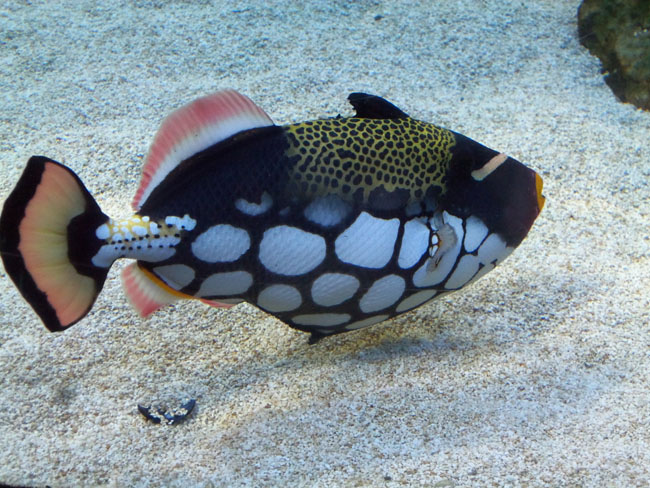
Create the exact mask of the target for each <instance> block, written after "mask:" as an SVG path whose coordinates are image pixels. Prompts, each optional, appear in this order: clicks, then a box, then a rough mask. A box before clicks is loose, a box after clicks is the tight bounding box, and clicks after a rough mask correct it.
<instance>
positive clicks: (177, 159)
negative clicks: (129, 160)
mask: <svg viewBox="0 0 650 488" xmlns="http://www.w3.org/2000/svg"><path fill="white" fill-rule="evenodd" d="M269 125H273V121H272V120H271V118H270V117H269V116H268V115H266V113H265V112H264V111H263V110H262V109H261V108H259V107H258V106H257V105H255V104H254V103H253V102H252V101H251V100H250V99H249V98H248V97H245V96H244V95H240V94H239V93H237V92H236V91H234V90H224V91H220V92H217V93H214V94H212V95H208V96H206V97H202V98H199V99H197V100H194V101H193V102H191V103H190V104H188V105H186V106H184V107H182V108H180V109H178V110H176V111H175V112H173V113H171V114H170V115H169V116H167V118H166V119H165V120H164V121H163V123H162V125H161V126H160V129H158V133H157V134H156V137H155V138H154V140H153V143H152V144H151V148H150V149H149V154H148V155H147V159H146V160H145V163H144V166H143V168H142V177H141V180H140V186H139V187H138V191H137V192H136V194H135V198H134V199H133V208H134V209H135V210H136V211H138V210H139V209H140V207H141V206H142V204H143V203H144V202H145V201H146V200H147V198H148V197H149V195H150V194H151V192H152V191H153V189H154V188H155V187H156V186H158V185H159V184H160V183H161V182H162V181H163V180H164V179H165V177H166V176H167V175H168V174H169V173H170V172H171V171H172V170H173V169H174V168H176V166H178V165H179V164H180V163H181V162H182V161H184V160H185V159H187V158H189V157H190V156H192V155H194V154H196V153H198V152H200V151H203V150H204V149H207V148H208V147H210V146H213V145H214V144H216V143H218V142H220V141H223V140H225V139H227V138H228V137H230V136H232V135H234V134H236V133H238V132H241V131H243V130H247V129H254V128H257V127H264V126H269Z"/></svg>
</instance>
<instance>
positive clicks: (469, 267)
mask: <svg viewBox="0 0 650 488" xmlns="http://www.w3.org/2000/svg"><path fill="white" fill-rule="evenodd" d="M478 267H479V260H478V258H477V257H475V256H472V255H471V254H465V255H464V256H463V257H462V258H460V261H458V265H457V266H456V269H455V270H454V272H453V273H452V275H451V276H450V277H449V279H448V280H447V283H445V288H447V289H448V290H451V289H454V288H460V287H462V286H465V285H466V284H467V282H468V281H469V280H470V279H471V278H472V276H474V275H475V274H476V272H477V271H478Z"/></svg>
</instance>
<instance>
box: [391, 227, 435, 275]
mask: <svg viewBox="0 0 650 488" xmlns="http://www.w3.org/2000/svg"><path fill="white" fill-rule="evenodd" d="M429 234H431V229H429V227H428V226H427V224H426V223H425V222H422V221H421V220H419V219H415V220H409V221H408V222H407V223H406V224H404V235H403V236H402V245H401V247H400V250H399V257H398V258H397V264H398V265H399V267H400V268H410V267H412V266H415V265H416V264H417V262H418V261H419V260H420V258H421V257H422V255H423V254H424V253H425V252H427V249H428V248H429Z"/></svg>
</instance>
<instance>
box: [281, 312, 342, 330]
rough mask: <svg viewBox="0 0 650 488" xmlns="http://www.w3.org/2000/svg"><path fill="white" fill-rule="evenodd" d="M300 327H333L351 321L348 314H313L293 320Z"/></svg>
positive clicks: (298, 316)
mask: <svg viewBox="0 0 650 488" xmlns="http://www.w3.org/2000/svg"><path fill="white" fill-rule="evenodd" d="M291 320H292V321H293V322H294V323H296V324H299V325H314V326H317V327H333V326H335V325H341V324H344V323H346V322H347V321H348V320H350V315H349V314H347V313H312V314H305V315H296V316H295V317H293V318H292V319H291Z"/></svg>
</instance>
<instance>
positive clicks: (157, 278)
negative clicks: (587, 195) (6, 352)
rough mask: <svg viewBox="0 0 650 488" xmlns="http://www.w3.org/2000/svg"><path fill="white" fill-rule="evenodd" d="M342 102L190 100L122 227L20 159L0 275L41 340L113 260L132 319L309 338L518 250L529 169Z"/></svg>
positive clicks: (378, 102)
mask: <svg viewBox="0 0 650 488" xmlns="http://www.w3.org/2000/svg"><path fill="white" fill-rule="evenodd" d="M348 101H349V102H350V104H351V105H352V108H353V109H354V111H355V113H354V115H352V116H347V117H343V116H341V115H338V116H334V117H329V118H323V119H318V120H311V121H307V122H300V123H293V124H288V125H275V124H274V123H273V121H272V120H271V118H270V117H269V116H268V115H267V114H266V112H264V111H263V110H262V109H261V108H259V107H258V106H257V105H256V104H255V103H254V102H253V101H251V99H249V98H248V97H246V96H244V95H242V94H239V93H238V92H236V91H234V90H223V91H219V92H216V93H213V94H211V95H208V96H205V97H202V98H199V99H197V100H194V101H193V102H191V103H189V104H188V105H185V106H184V107H182V108H180V109H178V110H176V111H175V112H173V113H171V115H169V116H168V117H166V118H165V119H164V120H163V122H162V124H161V126H160V129H159V130H158V132H157V134H156V136H155V137H154V140H153V143H152V145H151V148H150V150H149V153H148V154H147V156H146V158H145V161H144V166H143V168H142V175H141V180H140V183H139V186H138V188H137V191H136V194H135V198H134V199H133V204H132V206H133V209H134V211H135V213H133V214H132V215H130V216H128V217H126V218H116V219H113V218H111V217H109V216H107V215H105V214H104V213H103V212H102V210H101V209H100V207H99V205H98V204H97V202H96V201H95V199H94V198H93V197H92V195H91V194H90V192H89V191H88V190H87V189H86V187H85V186H84V184H83V182H82V181H81V179H80V178H79V177H78V176H77V175H76V174H75V173H74V172H73V170H71V169H70V168H68V167H67V166H64V165H63V164H60V163H58V162H56V161H54V160H52V159H50V158H47V157H44V156H33V157H31V158H30V159H29V161H28V162H27V165H26V167H25V169H24V172H23V173H22V176H21V177H20V179H19V180H18V183H17V184H16V186H15V188H14V190H13V191H12V193H11V194H10V195H9V197H8V198H7V199H6V201H5V203H4V206H3V209H2V214H1V216H0V254H1V256H2V260H3V263H4V267H5V270H6V272H7V274H8V275H9V277H10V278H11V279H12V280H13V282H14V284H15V285H16V287H17V288H18V290H19V291H20V293H21V294H22V296H23V297H24V299H25V300H26V301H27V302H28V303H29V305H31V307H32V308H33V309H34V311H35V312H36V314H37V315H38V316H39V317H40V319H41V320H42V322H43V323H44V325H45V326H46V327H47V328H48V329H49V330H50V331H62V330H65V329H67V328H68V327H70V326H71V325H73V324H75V323H77V322H78V321H80V320H81V319H82V318H83V317H85V316H86V315H87V314H88V313H89V312H90V310H91V308H92V306H93V304H94V303H95V300H96V299H97V296H98V295H99V293H100V291H101V289H102V287H103V284H104V282H105V280H106V278H107V274H108V270H109V269H110V267H111V265H112V264H113V263H114V262H115V261H116V260H118V259H121V258H126V259H131V260H133V262H131V263H130V264H129V265H127V266H126V267H125V268H124V269H123V272H122V281H123V287H124V290H125V292H126V295H127V297H128V299H129V301H130V302H131V303H132V305H133V306H134V308H135V310H136V311H137V313H138V314H139V315H140V316H141V317H147V316H149V315H150V314H152V313H154V312H155V311H157V310H159V309H162V308H164V307H166V306H168V305H170V304H173V303H175V302H177V301H179V300H184V299H194V300H200V301H201V302H203V303H205V304H207V305H210V306H214V307H226V308H228V307H232V306H234V305H236V304H238V303H241V302H248V303H250V304H253V305H254V306H256V307H258V308H260V309H262V310H264V311H265V312H267V313H269V314H271V315H273V316H275V317H276V318H278V319H279V320H281V321H282V322H284V323H286V324H287V325H289V326H291V327H293V328H295V329H298V330H301V331H304V332H308V333H310V334H311V336H310V342H316V341H318V340H320V339H321V338H322V337H325V336H329V335H332V334H338V333H341V332H346V331H351V330H355V329H360V328H363V327H367V326H370V325H373V324H377V323H379V322H383V321H385V320H388V319H390V318H392V317H395V316H396V315H399V314H402V313H406V312H408V311H411V310H413V309H415V308H417V307H419V306H421V305H424V304H426V303H429V302H430V301H431V300H435V299H437V298H439V297H442V296H445V295H447V294H448V293H451V292H455V291H458V290H460V289H461V288H463V287H465V286H467V285H468V284H470V283H473V282H475V281H476V280H477V279H479V278H480V277H482V276H484V275H485V274H486V273H487V272H489V271H491V270H492V269H494V267H495V266H497V265H498V264H500V263H501V262H502V261H503V260H504V259H505V258H506V257H507V256H508V255H509V254H510V253H511V252H512V251H513V250H514V249H515V248H516V247H517V246H518V245H519V244H520V243H521V242H522V240H523V239H524V238H525V237H526V235H527V234H528V232H529V230H530V229H531V227H532V225H533V223H534V221H535V220H536V218H537V216H538V215H539V213H540V212H541V210H542V208H543V206H544V203H545V197H544V196H543V195H542V188H543V182H542V178H541V177H540V175H539V174H538V173H537V172H536V171H534V170H533V169H531V168H529V167H527V166H525V165H524V164H522V163H521V162H519V161H518V160H516V159H514V158H513V157H510V156H508V155H506V154H504V153H501V152H497V151H495V150H493V149H490V148H488V147H486V146H484V145H482V144H480V143H478V142H476V141H474V140H472V139H470V138H469V137H466V136H464V135H461V134H459V133H456V132H453V131H451V130H448V129H445V128H442V127H439V126H437V125H434V124H432V123H428V122H423V121H420V120H417V119H415V118H412V117H410V116H409V115H407V114H406V113H405V112H403V111H402V110H401V109H399V108H398V107H396V106H395V105H393V104H392V103H391V102H389V101H387V100H386V99H384V98H381V97H379V96H375V95H369V94H365V93H351V94H350V95H349V96H348Z"/></svg>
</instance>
